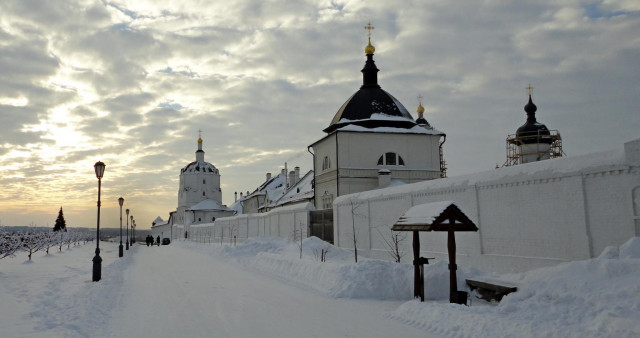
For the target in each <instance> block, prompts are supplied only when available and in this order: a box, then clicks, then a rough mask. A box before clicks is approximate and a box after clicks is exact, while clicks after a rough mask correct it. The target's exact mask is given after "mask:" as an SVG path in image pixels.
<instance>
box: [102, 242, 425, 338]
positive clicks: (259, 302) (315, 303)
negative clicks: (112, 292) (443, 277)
mask: <svg viewBox="0 0 640 338" xmlns="http://www.w3.org/2000/svg"><path fill="white" fill-rule="evenodd" d="M132 259H133V262H132V264H131V265H129V266H128V267H127V269H126V270H125V271H123V272H124V279H123V283H122V288H121V297H122V298H120V301H119V304H117V305H116V308H114V309H113V313H112V314H111V322H110V323H108V324H107V325H106V326H105V330H106V331H105V332H104V333H105V336H109V337H125V336H130V337H425V332H424V331H420V330H417V329H415V328H412V327H410V326H408V325H405V324H402V323H399V322H397V321H394V320H392V319H389V318H387V317H386V316H385V313H386V312H387V311H391V310H393V309H394V308H396V307H397V306H398V305H399V304H400V302H382V301H366V300H353V299H350V300H341V299H332V298H327V297H325V296H322V295H319V294H317V293H316V292H313V291H311V290H305V289H301V288H299V287H296V286H292V285H287V284H286V283H285V282H282V281H277V280H274V279H272V278H265V276H263V275H259V274H257V273H254V272H248V271H243V270H240V269H239V268H237V267H234V266H232V265H230V264H227V263H225V262H223V261H222V259H224V258H221V257H215V256H213V257H212V256H208V255H203V254H201V253H198V252H194V251H190V250H187V249H185V248H182V247H180V246H179V245H170V246H161V247H151V248H147V247H137V248H136V252H135V255H133V256H132Z"/></svg>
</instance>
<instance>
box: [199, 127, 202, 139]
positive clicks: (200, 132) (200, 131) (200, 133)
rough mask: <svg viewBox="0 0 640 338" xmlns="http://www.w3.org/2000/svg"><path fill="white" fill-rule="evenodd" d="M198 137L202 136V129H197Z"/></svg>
mask: <svg viewBox="0 0 640 338" xmlns="http://www.w3.org/2000/svg"><path fill="white" fill-rule="evenodd" d="M198 138H202V129H198Z"/></svg>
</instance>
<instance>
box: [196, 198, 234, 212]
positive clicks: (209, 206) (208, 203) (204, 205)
mask: <svg viewBox="0 0 640 338" xmlns="http://www.w3.org/2000/svg"><path fill="white" fill-rule="evenodd" d="M187 210H230V209H229V208H227V207H226V206H223V205H220V203H218V202H217V201H215V200H212V199H210V198H209V199H206V200H204V201H200V202H198V203H197V204H195V205H194V206H192V207H191V208H189V209H187Z"/></svg>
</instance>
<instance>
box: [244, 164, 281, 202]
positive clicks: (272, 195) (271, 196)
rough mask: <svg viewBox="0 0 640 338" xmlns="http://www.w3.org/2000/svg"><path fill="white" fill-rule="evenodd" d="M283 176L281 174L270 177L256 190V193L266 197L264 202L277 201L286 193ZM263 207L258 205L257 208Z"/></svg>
mask: <svg viewBox="0 0 640 338" xmlns="http://www.w3.org/2000/svg"><path fill="white" fill-rule="evenodd" d="M285 175H286V174H284V175H283V174H282V172H281V173H279V174H278V175H276V176H274V177H271V179H270V180H268V181H266V182H265V183H263V184H262V185H261V186H260V187H259V188H258V190H257V191H256V193H259V194H264V195H267V198H266V199H265V201H267V200H271V201H277V200H278V199H280V197H282V195H284V193H285V191H286V186H285ZM251 195H253V194H251ZM264 207H265V206H264V205H260V206H259V207H258V208H264Z"/></svg>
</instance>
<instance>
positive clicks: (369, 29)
mask: <svg viewBox="0 0 640 338" xmlns="http://www.w3.org/2000/svg"><path fill="white" fill-rule="evenodd" d="M374 28H375V27H373V26H371V22H369V23H368V24H367V25H366V26H364V29H366V30H368V31H369V40H371V31H372V30H373V29H374Z"/></svg>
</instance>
